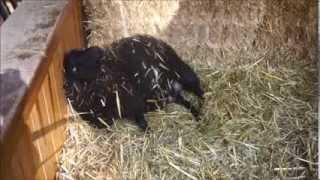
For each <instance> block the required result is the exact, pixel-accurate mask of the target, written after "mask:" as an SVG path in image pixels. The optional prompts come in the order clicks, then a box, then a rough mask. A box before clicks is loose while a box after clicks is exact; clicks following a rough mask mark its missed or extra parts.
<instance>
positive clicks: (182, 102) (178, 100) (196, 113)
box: [175, 94, 199, 121]
mask: <svg viewBox="0 0 320 180" xmlns="http://www.w3.org/2000/svg"><path fill="white" fill-rule="evenodd" d="M175 102H176V103H177V104H180V105H183V106H184V107H186V108H188V109H190V112H191V114H192V115H193V116H194V117H195V118H196V120H197V121H199V110H198V109H197V108H196V107H194V106H193V105H192V104H191V103H190V102H189V101H187V100H186V99H185V98H184V97H183V96H181V94H177V95H176V98H175Z"/></svg>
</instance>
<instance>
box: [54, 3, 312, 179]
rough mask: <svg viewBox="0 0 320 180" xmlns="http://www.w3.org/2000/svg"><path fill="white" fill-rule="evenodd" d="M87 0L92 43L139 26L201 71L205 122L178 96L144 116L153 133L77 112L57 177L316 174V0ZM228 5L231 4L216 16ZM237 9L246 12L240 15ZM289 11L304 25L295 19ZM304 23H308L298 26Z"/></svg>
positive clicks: (136, 30) (103, 43)
mask: <svg viewBox="0 0 320 180" xmlns="http://www.w3.org/2000/svg"><path fill="white" fill-rule="evenodd" d="M84 2H85V3H84V4H85V7H86V11H87V13H88V17H87V18H88V19H87V23H88V24H87V28H88V29H89V30H90V34H89V36H88V45H89V46H90V45H100V46H107V44H109V43H110V42H112V41H113V40H115V39H117V38H120V37H123V36H128V35H131V34H134V33H148V34H150V35H154V36H156V37H160V38H162V39H164V40H165V41H167V42H168V43H169V44H171V45H172V46H173V47H174V48H175V49H176V50H177V53H178V54H179V55H180V56H181V57H182V58H183V59H184V60H186V61H187V62H188V63H189V64H190V65H191V66H192V67H193V68H194V69H195V70H196V72H197V73H198V74H199V76H200V78H201V81H202V85H203V87H204V89H205V92H206V93H205V104H204V106H203V109H202V115H201V121H200V122H196V121H194V120H193V119H192V116H191V114H190V113H189V112H187V111H186V110H185V109H182V108H181V107H180V106H178V105H172V104H171V105H169V106H168V107H167V109H165V110H164V111H159V112H152V113H148V114H146V117H147V119H148V121H149V124H150V126H151V128H152V130H153V131H152V132H151V133H150V134H144V133H143V132H141V131H139V129H138V128H137V127H136V126H135V125H134V124H132V123H130V122H127V121H123V120H120V121H117V123H116V124H115V126H113V127H110V128H107V129H102V130H99V129H95V128H92V127H90V126H89V125H88V124H86V123H85V122H83V121H81V120H80V119H79V118H78V117H77V114H76V113H75V112H74V113H73V114H72V115H73V116H74V117H73V118H71V119H70V122H69V124H68V127H69V128H68V137H67V140H66V142H65V147H64V149H63V152H62V154H61V159H60V170H59V173H58V177H59V178H60V179H166V180H167V179H186V178H189V179H286V178H291V179H314V178H316V174H317V171H316V170H317V163H316V162H317V152H318V149H317V144H318V140H317V131H318V128H317V113H316V111H317V96H316V95H317V83H318V81H317V66H316V63H315V59H314V57H315V56H314V49H315V47H314V46H312V45H311V47H306V44H308V43H309V44H312V42H314V40H315V36H314V35H315V32H313V30H312V27H313V25H314V21H313V18H315V17H314V14H313V13H314V12H315V11H314V9H313V8H314V6H313V5H312V4H307V5H305V4H301V3H300V1H295V3H291V4H290V3H289V4H290V6H289V5H288V4H285V2H289V1H283V2H284V4H280V5H272V3H269V2H270V1H261V4H255V3H252V2H249V3H242V4H241V3H240V4H237V3H235V4H232V2H226V1H219V0H217V1H199V4H197V2H195V5H193V6H192V7H193V9H192V8H191V9H190V7H191V5H190V4H189V5H188V4H185V3H186V1H183V0H181V1H161V3H160V2H156V1H151V2H147V1H115V0H114V1H108V2H106V1H103V0H97V1H94V0H86V1H84ZM189 2H190V1H189ZM206 2H207V3H209V4H206ZM211 2H213V3H211ZM234 2H238V1H234ZM202 3H203V4H202ZM224 3H230V4H227V5H228V7H230V9H229V10H224V9H222V10H221V11H222V12H221V11H217V14H214V15H212V14H210V13H211V10H213V9H217V8H218V7H224V6H223V4H224ZM273 3H276V2H273ZM299 3H300V4H299ZM224 5H226V4H224ZM284 6H285V7H289V8H288V9H285V11H284V12H285V13H286V15H284V14H281V13H282V11H281V10H284V9H281V7H284ZM291 6H294V7H291ZM236 7H239V8H238V11H237V12H239V13H242V14H243V16H245V17H247V18H243V19H241V18H240V19H239V18H238V16H239V14H237V13H235V12H234V13H233V10H235V8H236ZM248 7H250V8H252V9H251V10H252V13H253V15H252V14H250V13H249V14H246V13H247V8H248ZM141 8H144V9H145V11H143V12H140V11H139V12H137V9H141ZM206 8H208V9H209V10H210V11H209V10H208V9H206ZM277 8H278V9H277ZM290 8H291V9H290ZM308 8H309V9H308ZM111 9H113V10H111ZM226 9H227V8H226ZM306 9H308V12H309V13H304V11H306ZM270 11H271V12H270ZM198 12H201V13H198ZM186 13H189V16H186ZM228 13H229V14H228ZM299 13H302V14H303V13H304V14H307V15H306V16H303V17H302V16H300V15H299ZM172 14H174V15H172ZM270 14H276V15H277V16H276V17H274V19H272V18H273V17H272V16H271V15H270ZM157 15H160V17H161V18H162V19H157V17H158V16H157ZM172 16H175V17H172ZM288 16H299V18H300V19H299V18H298V20H297V18H296V19H295V20H297V21H299V22H300V20H301V22H300V23H302V22H304V23H306V24H298V25H295V26H292V25H293V24H292V23H295V22H293V21H295V20H294V18H292V19H291V18H290V20H288V19H286V18H287V17H288ZM112 17H120V18H121V21H120V23H117V22H115V20H114V19H112ZM146 17H148V18H146ZM183 17H186V19H184V18H183ZM208 17H211V18H213V20H212V19H210V18H208ZM187 18H191V19H187ZM219 18H220V19H222V21H223V22H218V21H215V20H216V19H219ZM237 18H238V19H237ZM276 18H279V19H276ZM301 18H305V19H301ZM190 22H192V23H190ZM279 22H280V23H282V26H279V24H277V23H279ZM153 23H154V24H155V25H154V24H153ZM188 23H189V24H192V26H191V25H190V26H189V25H188ZM297 26H298V27H297ZM123 27H126V28H123ZM300 27H301V28H302V29H305V30H302V31H301V32H298V31H293V30H292V29H297V28H298V29H299V28H300ZM290 28H292V29H290ZM291 30H292V31H291ZM192 33H194V34H192ZM210 33H213V34H210ZM297 33H300V34H297ZM301 34H302V35H301ZM192 35H194V36H192ZM215 36H217V37H215ZM180 37H183V38H180ZM210 38H212V39H213V40H212V39H210ZM285 39H286V40H285ZM299 41H301V42H299ZM188 97H189V98H193V97H192V96H188Z"/></svg>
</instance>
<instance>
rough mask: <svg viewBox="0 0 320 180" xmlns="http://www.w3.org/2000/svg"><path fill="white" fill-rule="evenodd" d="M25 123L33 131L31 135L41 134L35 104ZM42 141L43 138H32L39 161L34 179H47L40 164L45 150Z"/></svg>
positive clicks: (43, 167) (38, 115)
mask: <svg viewBox="0 0 320 180" xmlns="http://www.w3.org/2000/svg"><path fill="white" fill-rule="evenodd" d="M26 122H28V126H29V127H31V128H32V130H33V131H34V132H33V135H34V134H35V132H41V123H40V114H39V110H38V109H37V105H36V104H35V105H33V107H32V110H31V113H30V116H29V118H28V120H27V121H26ZM43 141H44V137H41V136H39V137H33V144H34V146H35V147H36V150H37V154H38V159H39V165H38V167H37V171H36V173H35V179H47V173H46V170H45V166H44V165H41V162H42V161H43V160H44V159H45V154H44V153H45V151H43V149H45V148H46V147H45V146H44V143H43Z"/></svg>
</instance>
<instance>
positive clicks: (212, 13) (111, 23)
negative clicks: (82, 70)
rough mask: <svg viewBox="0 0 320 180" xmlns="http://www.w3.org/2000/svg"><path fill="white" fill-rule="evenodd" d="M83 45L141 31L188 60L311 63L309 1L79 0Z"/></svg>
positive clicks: (313, 13)
mask: <svg viewBox="0 0 320 180" xmlns="http://www.w3.org/2000/svg"><path fill="white" fill-rule="evenodd" d="M84 5H85V7H86V11H87V14H88V26H87V27H88V29H89V30H90V29H94V32H91V33H89V37H88V39H89V46H90V45H100V46H106V45H108V44H109V43H111V42H112V41H114V40H116V39H119V38H121V37H126V36H130V35H133V34H137V33H147V34H150V35H154V36H157V37H160V38H162V39H164V40H166V41H168V42H169V43H170V44H171V45H173V47H174V48H175V49H176V50H177V52H178V54H179V55H180V56H182V57H183V59H185V60H186V61H188V62H192V63H197V64H202V65H209V66H215V67H225V66H226V65H237V64H239V63H244V62H243V61H245V63H248V62H251V61H257V60H259V59H260V58H261V57H270V59H271V61H272V63H273V64H277V63H279V62H280V63H282V62H289V63H292V62H294V61H301V60H303V61H312V62H315V48H316V23H317V19H316V17H317V3H316V1H315V0H308V1H301V0H282V1H278V0H260V1H255V0H249V1H247V0H238V1H233V0H227V1H226V0H202V1H188V0H167V1H166V0H163V1H144V0H142V1H119V0H84Z"/></svg>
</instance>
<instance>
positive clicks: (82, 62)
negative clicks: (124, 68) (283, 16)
mask: <svg viewBox="0 0 320 180" xmlns="http://www.w3.org/2000/svg"><path fill="white" fill-rule="evenodd" d="M104 57H105V56H104V54H103V51H102V50H101V49H100V48H97V47H91V48H88V49H84V50H72V51H71V52H69V53H68V54H67V55H66V57H65V61H64V67H65V89H66V96H67V98H68V99H69V100H70V102H71V104H72V106H73V108H74V109H75V110H76V111H78V112H81V113H80V115H81V116H82V117H83V119H84V120H87V121H89V122H91V123H93V124H95V125H96V126H97V127H99V128H101V127H105V126H106V125H112V124H113V121H114V119H116V118H128V119H134V120H135V121H136V123H137V124H138V126H139V127H140V128H142V129H143V130H146V129H147V128H148V126H147V122H146V121H145V118H144V111H145V107H144V106H145V102H144V99H143V96H142V95H139V94H138V92H136V90H135V89H136V88H135V87H134V86H133V85H132V83H130V81H129V79H128V77H127V75H126V74H124V73H123V72H121V71H119V68H118V64H116V62H114V61H109V62H108V63H101V62H102V59H103V58H104Z"/></svg>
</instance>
